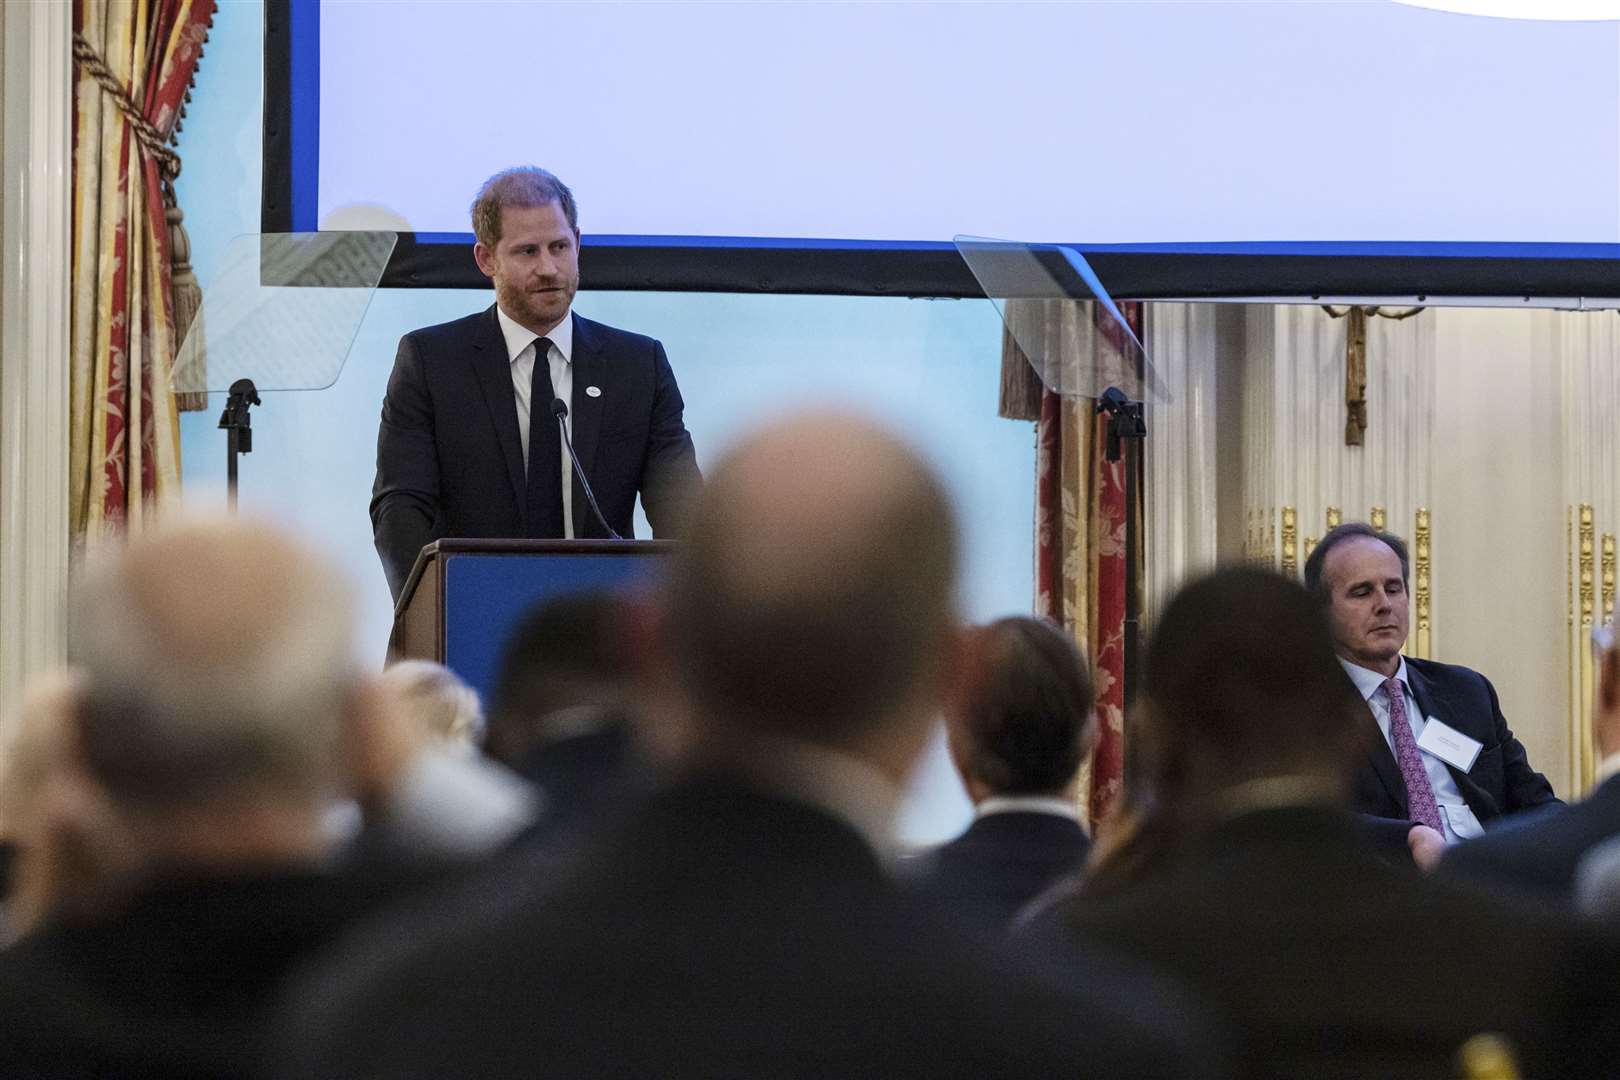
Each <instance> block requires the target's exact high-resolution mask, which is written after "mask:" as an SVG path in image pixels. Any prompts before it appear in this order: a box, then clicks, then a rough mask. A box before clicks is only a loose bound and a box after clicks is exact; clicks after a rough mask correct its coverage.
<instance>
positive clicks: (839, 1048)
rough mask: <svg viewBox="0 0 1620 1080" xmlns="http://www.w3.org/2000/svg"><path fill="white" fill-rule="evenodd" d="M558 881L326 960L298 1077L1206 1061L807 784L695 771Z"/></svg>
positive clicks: (1012, 1071) (916, 1071)
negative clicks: (1039, 959)
mask: <svg viewBox="0 0 1620 1080" xmlns="http://www.w3.org/2000/svg"><path fill="white" fill-rule="evenodd" d="M550 885H551V887H550V888H543V887H537V888H535V889H532V890H531V891H530V892H529V893H528V900H527V902H525V903H522V904H512V903H511V902H510V901H509V900H502V899H496V900H493V901H492V902H491V903H490V904H489V905H488V906H486V907H485V908H483V909H482V910H476V911H472V912H469V913H468V914H467V915H466V916H464V917H463V918H461V919H460V920H458V921H457V922H456V923H455V924H454V925H452V926H449V927H446V928H444V930H443V932H441V933H439V934H437V935H433V936H431V937H428V938H426V939H421V940H418V941H416V942H414V943H410V944H408V945H404V946H400V945H396V946H395V947H394V948H393V950H392V953H391V955H387V956H384V957H382V958H379V957H377V956H376V955H373V956H371V957H369V958H365V957H361V958H360V959H359V960H358V963H359V964H360V968H359V969H358V970H356V969H352V968H351V969H350V970H348V971H346V972H342V971H340V972H338V973H336V974H333V973H322V974H320V975H319V976H317V977H316V978H314V979H312V981H311V989H310V992H309V994H307V995H299V998H300V1001H299V1004H298V1006H297V1010H296V1016H295V1017H294V1019H293V1023H292V1024H291V1027H290V1032H289V1038H288V1046H289V1048H290V1049H291V1050H292V1051H293V1054H294V1056H295V1057H296V1058H297V1060H296V1061H293V1062H290V1063H289V1066H288V1069H287V1073H286V1075H289V1076H292V1075H299V1076H303V1075H359V1076H368V1075H375V1076H381V1075H387V1076H393V1077H401V1078H404V1077H412V1076H423V1077H426V1076H438V1075H446V1074H448V1073H458V1074H460V1075H477V1076H483V1077H491V1078H499V1077H503V1076H514V1077H515V1076H535V1077H545V1076H558V1077H563V1076H586V1075H599V1076H608V1075H612V1076H651V1075H662V1076H669V1077H685V1076H691V1077H699V1076H703V1077H709V1076H738V1077H741V1076H773V1077H812V1076H856V1075H871V1076H897V1077H898V1076H918V1077H923V1076H927V1077H930V1078H933V1077H963V1078H966V1077H981V1076H986V1075H1030V1076H1034V1075H1083V1074H1094V1075H1121V1076H1124V1075H1132V1076H1138V1075H1188V1074H1189V1073H1194V1072H1195V1071H1196V1067H1195V1066H1194V1065H1193V1064H1192V1062H1193V1061H1194V1060H1196V1059H1195V1058H1194V1055H1193V1053H1192V1051H1191V1050H1190V1049H1189V1047H1188V1045H1187V1042H1186V1040H1185V1037H1184V1036H1182V1035H1180V1034H1178V1033H1176V1032H1175V1031H1173V1030H1171V1029H1170V1027H1169V1025H1165V1026H1164V1027H1163V1028H1160V1027H1158V1026H1156V1025H1155V1024H1154V1023H1153V1022H1151V1021H1149V1020H1146V1019H1144V1018H1142V1017H1139V1016H1133V1015H1131V1012H1130V1009H1129V1008H1128V1007H1125V1006H1123V1005H1120V1004H1118V1003H1117V1002H1118V1001H1119V1000H1129V999H1130V998H1131V996H1132V995H1131V987H1130V983H1129V979H1128V977H1121V976H1118V975H1115V976H1113V977H1111V978H1110V981H1109V985H1108V986H1107V987H1106V988H1100V989H1099V990H1097V991H1094V992H1092V993H1091V994H1081V993H1078V992H1076V993H1073V994H1071V993H1068V992H1065V991H1060V990H1059V989H1057V988H1055V987H1049V986H1045V985H1042V984H1040V983H1038V982H1037V981H1035V980H1034V979H1033V978H1030V977H1025V976H1024V975H1020V974H1018V973H1016V972H1015V971H1013V970H1012V969H1011V967H1010V965H1009V962H1008V961H1007V960H1006V959H1005V958H1004V957H999V956H997V955H995V954H993V953H990V952H989V951H988V950H984V951H981V950H980V949H979V948H978V946H977V945H976V944H975V943H974V942H973V940H972V938H971V937H970V936H964V935H962V934H960V933H958V932H957V931H956V930H954V929H947V928H945V926H944V924H942V923H940V922H939V921H937V920H936V919H935V918H934V916H933V915H932V914H931V913H930V912H929V910H928V909H927V908H926V907H925V906H923V905H921V904H919V903H917V902H914V901H912V900H911V899H909V898H908V897H907V896H906V894H905V893H904V891H903V890H901V889H900V888H899V887H898V886H896V885H895V884H894V883H893V882H891V881H890V880H889V879H888V877H887V876H886V875H885V873H884V872H883V870H882V868H881V866H880V864H879V863H878V860H877V859H876V857H875V856H874V855H873V854H872V852H871V851H870V850H869V849H868V848H866V847H865V845H864V843H863V842H862V841H861V840H860V839H859V838H858V837H857V836H856V834H855V833H854V832H853V831H852V830H850V829H849V828H848V827H847V826H846V825H844V824H843V823H841V822H838V821H836V820H834V819H832V818H830V817H829V816H827V815H825V814H822V813H821V812H819V811H815V810H811V809H809V808H807V807H804V806H800V805H797V804H791V803H788V802H785V801H781V800H777V799H774V798H770V797H764V796H760V795H758V794H755V793H752V792H747V791H744V790H742V789H740V788H736V787H732V786H729V785H726V784H723V783H699V784H692V785H687V786H684V787H682V788H681V789H679V790H677V791H674V792H668V793H665V794H664V795H662V796H660V797H659V798H657V799H656V800H654V801H653V802H651V803H650V804H649V805H647V806H646V807H645V808H644V809H643V810H642V811H640V812H638V813H637V814H635V815H634V817H633V818H632V819H631V820H630V821H629V822H628V824H626V825H625V826H624V827H623V828H622V829H621V830H620V831H619V832H618V833H617V834H616V835H614V836H611V837H607V838H604V839H602V840H600V841H599V842H598V843H597V844H595V845H594V846H592V847H591V848H590V849H589V850H588V851H587V852H585V853H584V854H583V855H582V856H581V857H580V858H578V859H577V860H575V861H573V862H572V863H571V865H570V867H569V868H568V869H566V870H564V871H561V872H558V873H557V874H556V876H555V877H554V878H553V880H552V882H551V883H550ZM334 987H341V989H340V990H338V991H336V992H334V990H333V988H334ZM1076 1016H1086V1017H1087V1020H1088V1022H1087V1023H1085V1024H1076V1023H1075V1017H1076Z"/></svg>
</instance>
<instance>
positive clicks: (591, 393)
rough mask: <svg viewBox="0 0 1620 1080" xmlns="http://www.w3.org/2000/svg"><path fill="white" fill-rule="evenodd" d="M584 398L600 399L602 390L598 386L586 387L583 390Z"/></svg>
mask: <svg viewBox="0 0 1620 1080" xmlns="http://www.w3.org/2000/svg"><path fill="white" fill-rule="evenodd" d="M585 396H586V397H601V396H602V388H601V387H600V386H587V387H586V388H585Z"/></svg>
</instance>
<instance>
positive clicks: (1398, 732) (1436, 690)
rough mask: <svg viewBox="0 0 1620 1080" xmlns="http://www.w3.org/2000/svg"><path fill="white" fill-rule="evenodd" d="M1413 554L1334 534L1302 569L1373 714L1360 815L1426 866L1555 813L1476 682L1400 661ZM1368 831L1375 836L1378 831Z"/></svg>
mask: <svg viewBox="0 0 1620 1080" xmlns="http://www.w3.org/2000/svg"><path fill="white" fill-rule="evenodd" d="M1407 579H1408V565H1407V558H1406V545H1405V544H1404V543H1403V542H1402V541H1401V540H1400V538H1399V537H1396V536H1391V535H1390V534H1388V533H1384V532H1379V531H1378V530H1377V529H1374V528H1373V527H1372V526H1371V525H1367V524H1364V523H1363V522H1359V521H1349V522H1345V523H1344V524H1343V525H1339V526H1337V527H1335V528H1333V529H1330V530H1329V531H1328V533H1327V535H1326V536H1324V537H1322V540H1321V542H1320V543H1319V544H1317V545H1316V548H1315V549H1314V550H1313V551H1312V552H1311V555H1310V557H1309V558H1308V559H1306V560H1305V587H1306V588H1307V589H1309V590H1310V591H1311V592H1313V593H1314V594H1316V596H1317V598H1318V600H1319V601H1320V603H1321V604H1322V606H1323V608H1324V609H1325V610H1326V612H1327V616H1328V623H1329V627H1330V629H1331V631H1332V634H1333V649H1334V651H1335V652H1336V653H1337V654H1338V657H1339V663H1340V665H1341V666H1342V667H1343V668H1344V673H1345V674H1346V675H1348V676H1349V678H1350V681H1351V682H1352V683H1354V685H1355V688H1356V691H1357V693H1358V694H1360V696H1361V699H1362V701H1363V702H1364V703H1365V707H1364V708H1362V709H1360V710H1358V715H1357V718H1356V719H1355V721H1354V726H1355V728H1356V730H1357V731H1358V732H1359V733H1360V734H1361V738H1362V742H1363V753H1362V756H1361V762H1360V766H1359V767H1358V768H1357V770H1356V774H1355V786H1354V788H1353V793H1352V799H1353V805H1354V806H1355V808H1356V809H1357V810H1359V811H1360V812H1362V813H1363V814H1365V815H1368V817H1369V818H1371V819H1377V820H1378V821H1380V822H1382V823H1384V824H1385V826H1386V828H1385V830H1384V831H1385V832H1386V833H1393V834H1394V837H1395V843H1396V844H1397V845H1399V844H1400V843H1401V841H1402V840H1404V841H1405V842H1406V843H1407V844H1409V845H1410V847H1411V852H1412V856H1413V858H1415V859H1417V860H1418V861H1419V862H1421V863H1423V864H1425V865H1430V864H1432V863H1433V861H1434V859H1435V858H1437V857H1438V855H1439V852H1440V851H1441V849H1442V848H1443V846H1444V845H1445V844H1451V843H1456V842H1457V841H1458V840H1460V839H1465V838H1469V837H1476V836H1479V835H1480V834H1481V833H1482V832H1483V831H1484V823H1485V822H1490V821H1493V820H1494V819H1496V818H1498V817H1501V816H1502V815H1505V814H1512V813H1516V812H1518V811H1520V810H1526V809H1530V808H1532V807H1537V806H1544V805H1547V804H1552V803H1557V802H1558V800H1557V798H1556V797H1555V796H1554V795H1553V790H1552V785H1551V784H1549V783H1548V782H1547V778H1546V777H1545V776H1543V775H1541V774H1540V773H1538V772H1536V771H1535V770H1534V769H1532V768H1531V767H1530V762H1529V759H1528V758H1527V756H1526V754H1525V751H1524V746H1523V745H1522V744H1521V743H1520V742H1519V740H1518V739H1516V738H1514V736H1513V732H1512V731H1510V730H1509V729H1508V724H1507V720H1506V719H1505V718H1504V717H1503V716H1502V708H1501V705H1500V704H1498V702H1497V700H1496V689H1495V688H1494V687H1493V686H1491V682H1490V680H1489V679H1487V678H1485V676H1483V675H1481V674H1480V673H1479V672H1477V671H1472V670H1470V669H1468V668H1465V667H1459V666H1457V665H1456V664H1442V663H1438V662H1436V661H1434V660H1419V659H1417V658H1416V657H1404V656H1402V655H1401V647H1402V646H1404V645H1405V644H1406V634H1407V627H1408V626H1409V624H1410V614H1411V613H1410V609H1409V606H1408V593H1409V589H1408V580H1407ZM1373 824H1374V823H1373V822H1369V828H1371V827H1373Z"/></svg>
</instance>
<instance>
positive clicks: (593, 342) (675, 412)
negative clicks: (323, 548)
mask: <svg viewBox="0 0 1620 1080" xmlns="http://www.w3.org/2000/svg"><path fill="white" fill-rule="evenodd" d="M570 318H572V319H573V320H574V344H573V350H572V356H571V360H572V363H573V370H574V386H575V387H576V388H577V391H578V392H576V393H575V394H574V395H573V398H574V400H573V402H572V403H571V404H570V405H569V414H570V416H571V418H572V424H573V441H574V449H575V451H576V452H577V453H578V454H579V459H580V464H581V465H582V466H583V467H584V469H585V472H586V475H587V476H588V477H589V478H590V482H591V486H592V488H593V489H594V490H595V492H596V497H597V501H598V502H599V503H600V504H601V507H602V515H603V516H604V517H605V518H607V520H608V522H609V524H611V525H612V526H613V528H614V529H615V530H616V531H617V532H618V533H619V534H620V535H621V536H626V537H628V536H630V535H632V530H631V519H632V515H633V514H634V511H635V502H636V493H637V492H638V491H639V492H640V493H641V501H642V506H643V508H644V509H645V510H646V512H647V520H648V521H649V522H651V524H652V527H653V532H654V534H655V535H658V536H668V535H670V534H671V533H672V531H673V530H674V528H675V527H676V524H677V522H678V520H679V506H680V503H681V502H682V500H683V499H684V497H685V496H686V494H687V493H688V492H689V491H691V490H692V488H693V487H695V485H696V482H697V481H698V480H699V479H700V477H699V474H698V467H697V458H696V455H695V454H694V452H693V450H692V437H691V436H690V435H689V434H688V433H687V430H686V425H685V423H684V421H683V419H682V413H683V411H684V407H685V406H684V403H683V402H682V401H681V392H680V388H679V387H677V386H676V384H675V374H674V372H673V371H671V370H670V366H669V359H668V358H667V357H666V356H665V355H664V347H663V345H661V344H660V343H659V342H657V341H655V340H654V339H652V338H650V337H643V336H642V335H640V334H632V333H628V332H626V331H624V330H615V329H614V328H613V327H611V326H604V325H602V324H601V323H598V322H592V321H591V320H590V319H584V318H581V317H579V316H578V315H572V316H570ZM587 386H595V387H598V388H600V389H601V391H602V392H601V394H600V395H597V396H592V395H589V394H586V393H584V388H585V387H587ZM552 422H553V421H552V420H551V419H550V417H549V415H548V414H546V413H545V412H543V411H541V410H538V409H537V410H536V415H535V417H534V424H533V430H537V431H538V430H543V425H546V424H550V423H552ZM526 483H527V481H526V469H525V465H524V461H523V450H522V443H521V440H520V438H519V434H518V422H517V396H516V394H515V393H514V392H513V389H512V370H511V360H510V358H509V357H508V356H507V355H506V339H505V338H504V337H503V336H502V334H501V328H500V323H499V322H498V321H497V319H496V316H495V307H494V305H490V307H489V308H488V309H487V310H485V311H482V312H480V313H478V314H476V315H469V316H467V317H466V318H463V319H457V320H456V321H454V322H448V323H441V324H440V325H438V326H429V327H426V328H424V329H421V330H414V331H412V332H411V333H409V334H406V335H405V336H404V337H403V338H401V339H400V342H399V353H398V355H397V356H396V357H395V359H394V372H393V374H392V375H391V376H390V377H389V379H388V393H387V396H386V397H384V399H383V407H382V423H381V424H380V426H379V427H378V429H377V479H376V483H375V484H374V485H373V486H372V493H371V529H372V536H373V538H374V539H375V541H376V545H377V553H378V555H380V556H381V557H382V563H383V570H384V571H385V572H386V573H387V575H388V587H389V589H390V590H391V591H392V592H393V594H394V597H395V599H398V597H399V593H400V590H401V589H402V588H403V587H404V584H405V579H406V578H407V577H408V576H409V574H410V571H411V566H412V564H413V563H414V562H415V561H416V555H417V553H418V552H419V551H421V549H422V546H423V545H424V544H426V543H428V542H429V541H432V540H437V539H439V538H440V537H446V536H470V537H528V538H534V539H547V538H555V537H560V536H562V522H561V518H560V514H561V504H560V503H559V504H558V508H557V511H556V513H555V514H548V515H546V516H545V518H544V519H543V520H530V518H531V516H532V515H531V513H530V511H529V509H528V507H527V506H526V499H525V491H526ZM573 507H574V533H575V535H576V536H578V537H582V538H583V537H603V536H605V535H606V534H605V533H604V532H602V530H601V527H600V526H599V525H597V523H596V520H595V518H594V517H593V516H592V515H591V513H590V510H589V507H588V506H587V504H586V501H585V493H584V489H583V488H582V487H581V486H580V481H579V477H578V475H577V474H576V475H575V477H574V494H573Z"/></svg>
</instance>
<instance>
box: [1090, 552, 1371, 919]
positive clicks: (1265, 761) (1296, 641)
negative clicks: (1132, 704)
mask: <svg viewBox="0 0 1620 1080" xmlns="http://www.w3.org/2000/svg"><path fill="white" fill-rule="evenodd" d="M1140 685H1141V707H1140V708H1139V710H1138V712H1137V715H1136V716H1135V717H1134V720H1135V726H1134V727H1133V730H1132V741H1131V750H1130V752H1131V754H1132V761H1131V768H1130V769H1129V770H1128V780H1127V791H1126V804H1127V807H1128V813H1129V815H1130V816H1129V819H1128V820H1127V821H1126V822H1124V823H1123V825H1122V827H1121V828H1120V829H1118V830H1117V833H1118V835H1116V836H1114V837H1112V838H1111V839H1110V840H1108V842H1106V843H1104V844H1103V845H1101V846H1100V847H1099V850H1098V852H1097V853H1096V855H1095V857H1094V862H1093V869H1092V872H1091V876H1090V879H1089V881H1088V886H1087V887H1088V888H1089V889H1092V890H1093V891H1101V890H1105V889H1108V888H1111V887H1113V886H1115V885H1117V884H1123V883H1125V882H1127V881H1129V880H1132V879H1134V878H1135V877H1136V876H1137V875H1138V874H1139V873H1141V872H1142V871H1144V870H1145V869H1146V868H1147V867H1148V866H1150V865H1153V864H1154V863H1156V862H1157V860H1158V859H1159V858H1160V857H1161V856H1162V855H1163V854H1164V853H1165V851H1166V850H1168V848H1169V847H1170V846H1173V844H1174V843H1175V842H1176V841H1177V840H1178V839H1179V838H1180V837H1182V836H1185V835H1187V834H1188V833H1191V832H1195V831H1197V830H1199V829H1201V828H1204V827H1208V826H1210V825H1214V824H1216V823H1218V822H1219V821H1221V820H1222V819H1223V818H1224V817H1225V816H1226V815H1227V814H1230V813H1234V812H1238V811H1240V810H1241V809H1242V808H1243V806H1244V805H1245V802H1246V800H1249V799H1250V798H1251V797H1253V798H1257V799H1275V800H1280V801H1316V802H1321V801H1343V800H1344V799H1345V798H1347V797H1348V790H1349V776H1350V771H1351V769H1352V767H1353V763H1354V760H1355V755H1356V754H1357V753H1358V752H1359V749H1358V746H1359V744H1358V742H1357V740H1358V738H1359V736H1358V734H1357V732H1358V730H1359V729H1358V727H1357V725H1356V723H1355V716H1356V712H1355V710H1356V709H1357V708H1359V707H1360V700H1359V698H1358V697H1357V695H1356V692H1355V689H1354V687H1353V685H1352V684H1351V683H1350V681H1349V680H1347V679H1346V678H1345V677H1344V671H1343V669H1342V668H1340V666H1339V664H1338V662H1337V661H1336V660H1335V659H1334V652H1333V637H1332V634H1331V632H1330V630H1329V626H1328V619H1327V616H1326V614H1325V613H1324V611H1323V609H1322V606H1321V604H1320V603H1319V602H1318V601H1317V600H1316V599H1315V598H1314V597H1312V595H1311V594H1310V593H1307V592H1306V591H1305V590H1304V589H1303V588H1301V587H1300V586H1299V585H1297V584H1295V583H1294V582H1292V581H1289V580H1288V579H1286V578H1283V577H1281V576H1279V575H1277V574H1274V573H1271V572H1269V571H1265V570H1254V569H1249V568H1241V567H1235V568H1230V569H1224V570H1217V571H1216V572H1215V573H1213V574H1210V575H1208V576H1206V577H1203V578H1199V579H1197V580H1195V581H1193V582H1191V583H1190V584H1188V585H1187V586H1186V587H1184V588H1183V589H1182V590H1181V591H1180V592H1179V593H1177V594H1176V595H1175V597H1174V598H1173V599H1172V600H1171V601H1170V603H1169V605H1168V606H1167V607H1166V608H1165V609H1164V612H1163V614H1161V615H1160V617H1159V619H1158V621H1157V626H1156V629H1155V630H1154V633H1153V638H1152V640H1151V641H1150V642H1149V644H1148V648H1147V654H1146V658H1145V663H1144V666H1143V672H1142V680H1141V684H1140ZM1262 788H1265V789H1267V790H1266V792H1265V793H1264V794H1263V795H1262V794H1261V789H1262Z"/></svg>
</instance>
